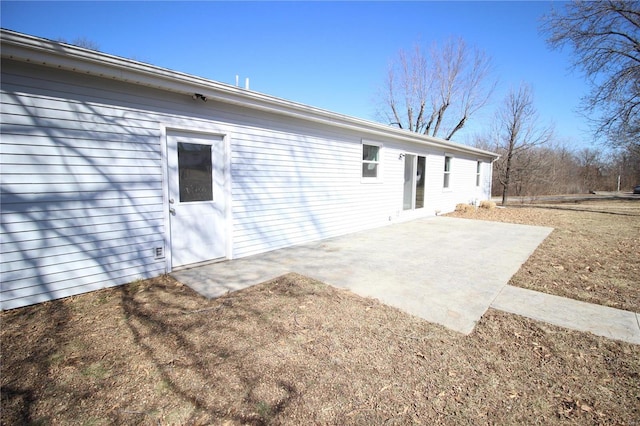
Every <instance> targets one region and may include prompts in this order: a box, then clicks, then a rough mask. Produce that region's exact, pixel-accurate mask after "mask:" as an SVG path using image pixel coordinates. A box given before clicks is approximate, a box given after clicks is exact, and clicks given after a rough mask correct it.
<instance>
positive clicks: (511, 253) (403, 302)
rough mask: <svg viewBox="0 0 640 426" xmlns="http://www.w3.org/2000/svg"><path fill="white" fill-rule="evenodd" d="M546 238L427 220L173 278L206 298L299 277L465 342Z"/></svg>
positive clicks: (532, 232) (539, 230)
mask: <svg viewBox="0 0 640 426" xmlns="http://www.w3.org/2000/svg"><path fill="white" fill-rule="evenodd" d="M551 231H552V229H551V228H546V227H537V226H525V225H515V224H507V223H497V222H483V221H474V220H466V219H456V218H449V217H430V218H425V219H418V220H413V221H409V222H403V223H396V224H393V225H389V226H386V227H382V228H376V229H372V230H368V231H364V232H358V233H355V234H350V235H345V236H341V237H337V238H332V239H328V240H323V241H318V242H315V243H312V244H305V245H300V246H295V247H290V248H286V249H282V250H277V251H272V252H269V253H264V254H260V255H256V256H251V257H247V258H243V259H237V260H232V261H225V262H220V263H212V264H209V265H205V266H200V267H196V268H192V269H185V270H181V271H177V272H174V273H173V274H172V275H173V276H174V277H175V278H176V279H178V280H179V281H181V282H183V283H185V284H186V285H188V286H189V287H191V288H193V289H194V290H196V291H197V292H199V293H200V294H202V295H204V296H206V297H210V298H211V297H217V296H220V295H223V294H225V293H227V292H228V291H235V290H239V289H242V288H246V287H249V286H251V285H254V284H258V283H260V282H263V281H267V280H270V279H273V278H276V277H278V276H280V275H283V274H286V273H288V272H297V273H299V274H302V275H306V276H309V277H311V278H314V279H317V280H320V281H322V282H325V283H327V284H331V285H333V286H336V287H342V288H347V289H349V290H351V291H353V292H354V293H356V294H359V295H361V296H366V297H373V298H376V299H378V300H380V301H381V302H383V303H386V304H388V305H391V306H395V307H397V308H399V309H402V310H403V311H405V312H408V313H410V314H413V315H416V316H419V317H421V318H424V319H426V320H427V321H431V322H435V323H438V324H442V325H444V326H446V327H448V328H451V329H453V330H456V331H459V332H461V333H465V334H468V333H470V332H471V331H472V330H473V328H474V326H475V324H476V323H477V321H478V320H479V319H480V317H481V316H482V315H483V314H484V313H485V311H486V310H487V308H488V307H489V306H490V305H491V303H492V302H493V301H494V299H495V298H496V297H497V296H498V294H499V293H500V291H501V290H502V289H503V287H504V286H505V285H506V284H507V282H508V281H509V279H510V278H511V276H512V275H513V274H514V273H515V272H516V271H517V270H518V269H519V268H520V265H522V263H523V262H525V261H526V260H527V258H528V257H529V256H530V255H531V253H533V251H534V250H535V249H536V247H538V245H539V244H540V243H541V242H542V241H543V240H544V239H545V238H546V237H547V235H549V233H550V232H551Z"/></svg>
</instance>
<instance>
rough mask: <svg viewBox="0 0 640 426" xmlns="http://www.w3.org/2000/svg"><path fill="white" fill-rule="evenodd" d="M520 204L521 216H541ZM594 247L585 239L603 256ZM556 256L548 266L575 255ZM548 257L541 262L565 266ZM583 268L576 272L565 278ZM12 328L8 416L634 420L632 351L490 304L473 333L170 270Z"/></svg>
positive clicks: (281, 287) (26, 419)
mask: <svg viewBox="0 0 640 426" xmlns="http://www.w3.org/2000/svg"><path fill="white" fill-rule="evenodd" d="M621 207H622V206H621ZM634 208H635V206H634ZM603 209H604V208H603ZM625 209H626V207H625ZM483 211H485V212H493V210H491V211H489V210H484V209H483ZM497 211H503V212H504V211H507V210H502V209H497ZM513 211H514V213H513V215H514V218H515V216H517V215H522V214H525V213H526V214H531V215H532V217H533V216H535V215H537V214H538V213H537V212H538V209H536V210H535V211H532V212H527V211H525V210H517V209H513ZM625 211H626V210H625ZM629 211H631V210H629ZM633 211H634V212H636V213H637V212H638V211H637V210H633ZM517 212H520V213H517ZM523 212H524V213H523ZM560 213H562V214H565V213H566V214H567V215H568V216H562V215H561V216H560V217H557V218H555V219H545V220H543V221H546V220H548V221H550V222H554V221H555V223H556V224H557V225H560V224H563V223H564V224H565V225H563V226H565V228H563V227H562V226H558V227H557V230H556V231H555V232H554V234H555V233H559V234H560V236H563V237H564V232H569V230H573V231H571V232H573V233H581V234H583V236H584V238H585V239H588V238H593V236H594V235H595V234H594V233H592V232H591V231H587V230H585V228H591V227H593V226H595V223H594V221H595V222H598V223H600V224H599V225H597V226H598V227H602V228H603V229H604V228H607V229H609V230H610V233H611V234H612V235H611V236H610V237H609V238H610V241H609V242H608V243H607V244H614V243H613V241H614V240H615V238H614V237H613V234H617V235H618V238H619V239H620V240H619V243H618V244H617V245H616V246H620V247H626V244H627V243H628V242H629V241H628V240H627V238H628V237H629V234H627V233H625V232H622V231H621V230H620V228H621V227H622V228H624V229H627V227H628V223H626V222H624V223H621V222H620V221H619V219H620V217H618V216H616V215H611V214H608V215H605V214H600V215H596V216H593V214H592V213H591V212H582V211H577V212H565V211H564V210H562V211H558V212H557V214H560ZM474 214H475V212H474ZM500 214H504V213H500ZM555 214H556V212H555V210H553V211H551V212H550V213H549V215H542V216H543V217H545V218H548V217H549V216H551V217H553V215H555ZM625 217H626V216H625ZM514 218H512V220H516V219H514ZM583 218H584V221H583ZM501 219H505V220H506V217H501ZM521 220H523V221H524V220H525V219H522V218H521ZM637 220H638V219H637V218H636V222H635V223H637ZM580 222H583V225H580ZM601 222H602V223H601ZM607 223H608V225H607ZM543 224H545V225H549V224H550V223H543ZM571 235H573V234H571ZM552 236H553V234H552ZM637 236H638V234H637V233H636V234H635V238H637ZM631 238H633V236H631ZM552 241H553V239H552ZM598 241H600V238H598V239H597V240H595V241H593V244H591V245H588V244H587V245H584V246H583V245H580V247H581V248H582V250H592V249H595V248H598V249H599V248H600V245H599V244H596V243H597V242H598ZM636 241H637V240H636ZM554 247H555V246H554V245H548V244H547V245H544V244H543V246H541V248H540V249H539V250H538V251H537V252H536V254H534V257H535V256H538V257H535V258H533V262H532V261H531V260H530V261H529V262H527V263H526V264H525V266H524V267H523V268H522V269H521V271H520V272H518V274H517V275H516V277H517V276H519V275H521V274H524V277H526V276H529V277H530V280H532V281H541V280H543V279H544V275H540V274H544V273H546V272H545V271H546V269H545V267H543V265H544V264H547V263H548V262H547V257H546V256H551V254H549V253H547V251H548V250H554ZM635 247H636V249H637V247H638V246H637V245H636V246H635ZM562 253H563V252H562V251H561V250H559V251H558V252H557V255H558V256H560V257H557V258H555V257H554V258H553V262H554V263H553V265H569V264H571V262H570V259H569V258H565V257H562ZM574 254H575V253H574ZM572 256H573V255H572ZM581 256H585V258H588V256H591V254H589V253H583V254H582V255H581ZM537 262H542V263H541V265H539V267H538V266H536V264H537ZM610 262H613V260H610ZM553 265H550V264H547V269H548V268H551V269H553V271H555V272H557V271H558V270H557V269H556V268H554V266H553ZM625 265H626V262H624V261H619V262H617V263H615V265H612V264H610V263H608V264H607V267H609V268H611V269H612V270H614V271H618V269H615V268H619V269H620V268H626V267H627V266H625ZM614 267H615V268H614ZM603 269H605V267H603ZM523 270H524V271H523ZM625 270H626V269H625ZM553 271H550V272H553ZM555 272H554V273H555ZM580 273H581V271H576V270H573V269H569V268H567V271H566V277H572V274H580ZM594 273H596V271H594ZM612 273H613V272H612ZM616 273H617V272H616ZM616 276H618V275H616ZM620 276H623V274H620ZM516 277H514V279H520V278H516ZM636 277H637V275H636ZM522 279H524V278H522ZM567 280H568V281H567V282H573V281H571V279H570V278H567ZM633 280H635V293H636V294H635V295H634V297H636V298H637V285H638V283H637V278H633V279H630V278H629V277H627V281H633ZM562 282H564V281H562ZM625 282H626V281H625ZM610 289H611V291H612V292H615V291H618V290H619V289H623V291H626V292H627V293H629V294H631V295H633V293H634V291H633V289H631V290H624V289H627V286H618V285H615V284H614V285H613V286H612V287H611V288H610ZM603 294H605V293H603ZM617 299H618V297H611V298H609V299H607V300H610V301H615V300H617ZM603 300H604V299H603ZM636 306H637V305H636ZM2 325H3V327H2V379H1V380H2V381H1V383H2V423H3V424H7V425H8V424H29V423H31V424H114V423H115V424H141V425H147V424H148V425H157V424H163V425H165V424H166V425H168V424H201V425H202V424H256V425H259V424H367V425H370V424H410V423H417V424H474V425H475V424H638V422H639V419H640V346H638V345H632V344H626V343H622V342H616V341H611V340H608V339H605V338H601V337H596V336H593V335H591V334H587V333H581V332H575V331H569V330H565V329H562V328H559V327H554V326H550V325H546V324H543V323H539V322H535V321H532V320H528V319H525V318H521V317H518V316H514V315H509V314H506V313H501V312H498V311H493V310H489V311H488V312H487V314H486V315H485V316H484V317H483V319H482V320H481V321H480V323H479V324H478V326H477V327H476V330H475V331H474V332H473V333H472V334H471V335H469V336H463V335H460V334H457V333H455V332H452V331H449V330H446V329H444V328H442V327H440V326H437V325H434V324H431V323H428V322H425V321H422V320H420V319H418V318H416V317H412V316H409V315H406V314H404V313H403V312H401V311H399V310H397V309H395V308H391V307H388V306H385V305H382V304H380V303H378V302H377V301H375V300H371V299H366V298H361V297H358V296H356V295H354V294H352V293H350V292H348V291H344V290H339V289H336V288H333V287H330V286H327V285H325V284H322V283H320V282H317V281H313V280H310V279H308V278H305V277H302V276H299V275H293V274H291V275H286V276H283V277H280V278H278V279H276V280H273V281H271V282H268V283H263V284H261V285H258V286H255V287H253V288H250V289H246V290H243V291H241V292H237V293H232V294H229V295H227V296H225V297H222V298H219V299H216V300H212V301H208V300H205V299H203V298H201V297H199V296H198V295H197V294H195V293H194V292H192V291H191V290H190V289H188V288H186V287H184V286H182V285H181V284H180V283H178V282H176V281H175V280H173V279H171V278H170V277H160V278H157V279H154V280H148V281H142V282H135V283H132V284H130V285H127V286H123V287H120V288H117V289H110V290H103V291H99V292H94V293H91V294H87V295H83V296H78V297H72V298H68V299H65V300H59V301H55V302H50V303H45V304H41V305H38V306H33V307H27V308H23V309H17V310H13V311H8V312H4V313H2Z"/></svg>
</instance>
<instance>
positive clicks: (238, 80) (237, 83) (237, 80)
mask: <svg viewBox="0 0 640 426" xmlns="http://www.w3.org/2000/svg"><path fill="white" fill-rule="evenodd" d="M239 85H240V76H239V75H238V74H236V87H238V86H239Z"/></svg>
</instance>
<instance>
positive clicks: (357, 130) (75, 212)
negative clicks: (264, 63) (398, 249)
mask: <svg viewBox="0 0 640 426" xmlns="http://www.w3.org/2000/svg"><path fill="white" fill-rule="evenodd" d="M1 42H2V45H1V50H2V66H1V72H2V75H1V88H2V91H1V94H0V96H1V108H2V109H1V166H0V167H1V190H2V194H1V197H2V198H1V200H0V201H1V209H2V222H1V225H2V227H1V238H2V239H1V241H0V243H1V247H2V249H1V252H0V264H1V274H2V275H1V277H0V281H1V285H2V288H1V295H0V296H1V308H2V309H11V308H16V307H20V306H25V305H29V304H33V303H38V302H42V301H46V300H51V299H55V298H59V297H65V296H70V295H74V294H79V293H83V292H87V291H91V290H95V289H99V288H103V287H109V286H116V285H121V284H124V283H127V282H130V281H132V280H135V279H137V278H148V277H153V276H157V275H160V274H163V273H167V272H170V271H172V270H174V269H176V268H179V267H184V266H186V265H192V264H196V263H199V262H207V261H212V260H221V259H234V258H239V257H244V256H249V255H253V254H257V253H261V252H265V251H269V250H275V249H278V248H282V247H287V246H291V245H294V244H301V243H305V242H310V241H313V240H319V239H323V238H328V237H333V236H337V235H342V234H347V233H351V232H355V231H359V230H363V229H373V228H376V227H380V226H383V225H386V224H389V223H392V222H394V221H398V220H407V219H411V218H416V217H422V216H430V215H434V214H436V213H437V212H443V213H444V212H449V211H451V210H453V209H454V207H455V205H456V204H457V203H461V202H464V203H468V202H471V201H474V200H482V199H488V198H489V196H490V190H491V188H490V185H491V163H492V161H493V160H495V158H496V155H495V154H494V153H491V152H487V151H483V150H478V149H474V148H470V147H468V146H464V145H459V144H455V143H451V142H448V141H443V140H439V139H434V138H431V137H426V136H421V135H417V134H414V133H410V132H407V131H403V130H400V129H396V128H393V127H391V126H387V125H383V124H379V123H374V122H369V121H366V120H361V119H357V118H352V117H348V116H344V115H341V114H336V113H333V112H330V111H326V110H322V109H318V108H314V107H310V106H307V105H302V104H299V103H295V102H290V101H287V100H284V99H279V98H276V97H273V96H269V95H265V94H261V93H256V92H254V91H250V90H245V89H243V88H239V87H235V86H232V85H226V84H221V83H218V82H215V81H211V80H207V79H203V78H200V77H196V76H192V75H187V74H183V73H180V72H176V71H171V70H168V69H164V68H159V67H156V66H152V65H148V64H144V63H140V62H136V61H132V60H129V59H125V58H120V57H116V56H112V55H107V54H104V53H99V52H95V51H91V50H87V49H82V48H79V47H75V46H70V45H66V44H61V43H57V42H53V41H49V40H45V39H41V38H36V37H32V36H28V35H24V34H20V33H16V32H13V31H8V30H2V32H1Z"/></svg>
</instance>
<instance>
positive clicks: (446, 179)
mask: <svg viewBox="0 0 640 426" xmlns="http://www.w3.org/2000/svg"><path fill="white" fill-rule="evenodd" d="M450 176H451V157H449V156H445V157H444V182H443V184H442V187H443V188H449V184H450Z"/></svg>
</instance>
